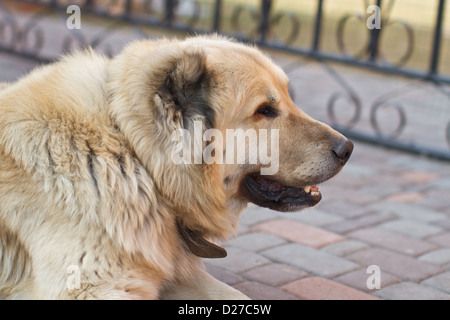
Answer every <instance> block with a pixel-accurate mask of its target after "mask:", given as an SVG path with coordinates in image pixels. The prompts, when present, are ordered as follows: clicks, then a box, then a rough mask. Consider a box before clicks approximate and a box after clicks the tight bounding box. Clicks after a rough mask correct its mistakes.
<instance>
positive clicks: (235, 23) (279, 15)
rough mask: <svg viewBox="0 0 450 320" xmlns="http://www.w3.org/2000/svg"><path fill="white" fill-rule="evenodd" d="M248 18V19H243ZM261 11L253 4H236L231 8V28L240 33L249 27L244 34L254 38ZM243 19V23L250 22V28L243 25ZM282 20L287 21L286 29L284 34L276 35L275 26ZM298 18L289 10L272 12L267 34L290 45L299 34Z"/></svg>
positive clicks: (256, 33)
mask: <svg viewBox="0 0 450 320" xmlns="http://www.w3.org/2000/svg"><path fill="white" fill-rule="evenodd" d="M245 18H248V19H245ZM261 19H262V17H261V12H260V11H259V10H257V8H256V7H253V6H243V5H238V6H236V7H235V8H234V9H233V12H232V14H231V28H232V31H233V32H234V33H235V34H240V33H242V30H246V29H250V30H248V31H247V32H245V36H246V37H249V38H256V37H258V36H259V35H260V33H261V30H260V22H261ZM243 20H245V23H249V22H250V23H252V24H251V25H250V28H248V27H247V28H246V27H245V26H244V25H243ZM249 20H250V21H249ZM283 21H287V22H288V26H287V30H288V32H286V33H285V34H283V35H281V34H278V35H276V28H277V27H278V26H280V25H281V24H282V23H283ZM300 27H301V24H300V20H299V18H298V16H297V15H295V14H294V13H293V12H289V11H278V12H276V13H275V14H273V15H272V16H271V17H270V19H269V25H268V30H267V34H268V36H269V37H272V38H274V39H276V40H277V41H281V42H282V43H283V44H285V45H291V44H292V43H293V42H294V41H295V40H296V39H297V38H298V36H299V35H300Z"/></svg>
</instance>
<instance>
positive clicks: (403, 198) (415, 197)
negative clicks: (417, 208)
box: [387, 192, 425, 203]
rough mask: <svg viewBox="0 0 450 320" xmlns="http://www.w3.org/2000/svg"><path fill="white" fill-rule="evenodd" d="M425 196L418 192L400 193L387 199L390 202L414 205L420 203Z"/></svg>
mask: <svg viewBox="0 0 450 320" xmlns="http://www.w3.org/2000/svg"><path fill="white" fill-rule="evenodd" d="M423 198H425V196H424V195H423V194H422V193H418V192H399V193H396V194H393V195H391V196H389V197H387V200H389V201H395V202H402V203H412V202H419V201H421V200H422V199H423Z"/></svg>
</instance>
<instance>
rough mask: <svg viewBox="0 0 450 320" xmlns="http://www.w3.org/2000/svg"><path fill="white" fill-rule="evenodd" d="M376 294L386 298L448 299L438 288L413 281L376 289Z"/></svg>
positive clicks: (449, 297)
mask: <svg viewBox="0 0 450 320" xmlns="http://www.w3.org/2000/svg"><path fill="white" fill-rule="evenodd" d="M374 294H375V295H376V296H378V297H380V298H383V299H388V300H449V299H450V295H449V294H446V293H445V292H442V291H440V290H437V289H434V288H432V287H428V286H425V285H422V284H417V283H413V282H402V283H397V284H394V285H391V286H389V287H386V288H383V289H381V290H378V291H377V292H375V293H374Z"/></svg>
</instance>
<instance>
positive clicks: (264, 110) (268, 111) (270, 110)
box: [255, 105, 278, 118]
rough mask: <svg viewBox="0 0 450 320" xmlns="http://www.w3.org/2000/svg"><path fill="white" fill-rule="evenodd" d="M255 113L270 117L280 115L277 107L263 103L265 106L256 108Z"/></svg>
mask: <svg viewBox="0 0 450 320" xmlns="http://www.w3.org/2000/svg"><path fill="white" fill-rule="evenodd" d="M255 114H261V115H263V116H265V117H268V118H275V117H277V116H278V112H277V109H275V108H274V107H272V106H268V105H263V106H261V107H259V108H258V109H257V110H256V112H255Z"/></svg>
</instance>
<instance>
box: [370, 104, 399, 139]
mask: <svg viewBox="0 0 450 320" xmlns="http://www.w3.org/2000/svg"><path fill="white" fill-rule="evenodd" d="M383 108H391V109H393V110H395V111H396V112H397V114H398V125H397V127H395V128H394V129H393V130H391V131H390V132H384V129H382V127H381V126H380V124H379V120H378V117H377V114H378V112H379V111H380V110H382V109H383ZM370 124H371V125H372V128H373V130H374V131H375V134H376V135H377V136H379V137H383V138H387V139H395V138H397V137H398V136H400V135H401V134H402V132H403V129H404V128H405V125H406V114H405V111H404V110H403V107H402V106H401V104H399V103H397V102H389V101H376V102H375V103H374V104H373V105H372V107H371V110H370Z"/></svg>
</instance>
